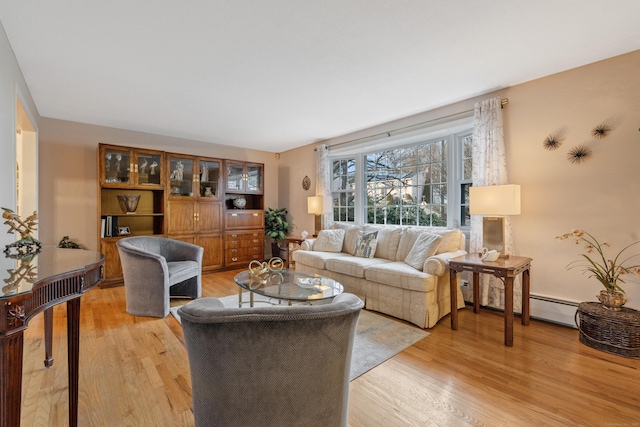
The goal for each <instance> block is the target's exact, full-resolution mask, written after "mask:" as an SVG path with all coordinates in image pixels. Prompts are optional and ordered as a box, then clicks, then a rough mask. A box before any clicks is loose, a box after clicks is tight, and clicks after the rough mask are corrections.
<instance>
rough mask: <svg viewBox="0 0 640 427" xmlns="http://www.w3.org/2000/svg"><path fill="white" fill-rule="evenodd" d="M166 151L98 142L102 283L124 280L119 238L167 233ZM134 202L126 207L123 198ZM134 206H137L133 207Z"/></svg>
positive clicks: (108, 283) (110, 284)
mask: <svg viewBox="0 0 640 427" xmlns="http://www.w3.org/2000/svg"><path fill="white" fill-rule="evenodd" d="M164 163H165V160H164V153H163V152H161V151H154V150H145V149H135V148H130V147H120V146H116V145H104V144H100V145H99V146H98V170H99V196H100V197H99V202H98V212H99V223H98V224H99V227H98V233H99V236H98V241H99V242H100V251H101V252H102V253H103V254H104V255H105V267H104V271H105V280H104V282H103V283H102V284H101V285H100V286H102V287H105V286H112V285H114V284H117V283H120V282H122V267H121V265H120V257H119V254H118V249H117V247H116V242H117V240H118V239H121V238H122V237H124V236H148V235H164V233H165V218H164V217H165V192H164V178H163V176H162V171H163V169H164V166H165V165H164ZM121 198H128V199H131V200H133V203H132V204H131V206H130V207H129V208H130V209H127V207H126V203H125V201H124V200H119V199H121ZM133 206H135V209H131V208H132V207H133Z"/></svg>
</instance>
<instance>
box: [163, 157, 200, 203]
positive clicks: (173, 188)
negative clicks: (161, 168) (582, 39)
mask: <svg viewBox="0 0 640 427" xmlns="http://www.w3.org/2000/svg"><path fill="white" fill-rule="evenodd" d="M193 166H194V160H193V159H189V158H181V157H170V159H169V187H170V189H169V196H170V197H193V182H194V174H193V172H194V168H193Z"/></svg>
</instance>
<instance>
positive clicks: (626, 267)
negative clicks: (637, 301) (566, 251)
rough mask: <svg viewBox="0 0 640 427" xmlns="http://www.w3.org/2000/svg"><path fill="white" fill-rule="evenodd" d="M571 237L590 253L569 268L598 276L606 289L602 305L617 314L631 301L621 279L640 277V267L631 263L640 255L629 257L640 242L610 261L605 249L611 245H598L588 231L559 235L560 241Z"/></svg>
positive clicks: (603, 291) (583, 255) (624, 249)
mask: <svg viewBox="0 0 640 427" xmlns="http://www.w3.org/2000/svg"><path fill="white" fill-rule="evenodd" d="M568 238H573V241H574V243H575V244H576V245H578V244H580V243H581V242H582V243H584V244H585V246H584V249H585V251H586V254H581V256H582V259H579V260H577V261H573V262H571V263H570V264H569V265H568V266H567V269H572V268H581V269H583V270H584V273H586V274H589V277H595V278H596V279H597V280H598V281H599V282H600V283H601V284H602V286H604V289H603V290H601V291H600V295H598V299H599V300H600V302H601V303H602V304H603V305H604V306H605V307H607V308H609V309H611V310H613V311H620V309H621V307H622V306H623V305H624V304H625V303H626V302H627V300H626V299H625V297H624V289H622V287H620V284H622V283H625V282H624V280H623V279H622V277H621V276H624V275H627V274H635V275H640V264H633V265H630V264H632V263H633V262H634V261H631V260H632V259H634V258H636V257H638V256H639V255H640V254H634V255H627V254H626V251H627V250H628V249H629V248H631V247H632V246H634V245H637V244H638V243H640V241H638V242H634V243H631V244H629V245H627V246H625V247H624V248H622V250H621V251H620V252H618V253H617V255H616V256H615V257H614V258H613V259H607V257H606V256H605V253H604V247H610V245H609V243H607V242H602V243H600V242H598V240H597V239H596V238H595V237H593V236H592V235H591V234H589V233H587V232H586V231H584V230H573V231H572V232H571V233H567V234H563V235H561V236H556V239H558V240H565V239H568Z"/></svg>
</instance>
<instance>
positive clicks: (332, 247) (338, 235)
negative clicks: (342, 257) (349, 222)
mask: <svg viewBox="0 0 640 427" xmlns="http://www.w3.org/2000/svg"><path fill="white" fill-rule="evenodd" d="M343 240H344V230H320V232H319V233H318V237H317V238H316V241H315V243H314V244H313V250H314V251H318V252H342V241H343Z"/></svg>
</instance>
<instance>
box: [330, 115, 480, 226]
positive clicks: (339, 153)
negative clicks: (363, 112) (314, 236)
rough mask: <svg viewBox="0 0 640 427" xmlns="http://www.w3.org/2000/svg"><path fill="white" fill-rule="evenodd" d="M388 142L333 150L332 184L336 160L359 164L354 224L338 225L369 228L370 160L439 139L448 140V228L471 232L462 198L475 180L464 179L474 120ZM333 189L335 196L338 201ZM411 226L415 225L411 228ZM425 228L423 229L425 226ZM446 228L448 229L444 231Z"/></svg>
mask: <svg viewBox="0 0 640 427" xmlns="http://www.w3.org/2000/svg"><path fill="white" fill-rule="evenodd" d="M388 135H389V136H388V137H387V138H378V139H373V140H369V141H368V142H360V143H358V144H356V145H351V146H347V147H336V148H332V147H330V150H331V151H330V156H329V161H330V162H331V170H332V172H331V180H332V183H333V179H334V176H333V162H334V161H336V160H347V159H352V160H355V168H356V171H355V194H354V203H355V213H354V220H353V221H342V220H339V219H338V218H335V217H334V221H340V222H353V223H355V224H367V216H366V206H365V205H366V202H367V183H366V179H365V174H366V170H365V164H366V163H365V162H366V156H367V155H370V154H374V153H377V152H380V151H387V150H396V149H404V148H409V147H413V146H416V145H418V144H421V143H427V142H432V141H435V140H439V139H446V140H447V206H446V214H447V221H446V224H447V225H446V228H460V229H462V230H468V229H469V225H468V224H466V225H461V223H462V221H461V220H462V217H461V214H462V194H461V189H462V185H463V184H470V183H471V179H464V164H463V154H464V152H463V150H464V146H463V140H464V138H465V137H472V136H473V117H472V116H468V117H462V118H460V119H458V120H455V121H449V122H444V123H438V124H435V125H433V126H431V127H427V128H422V129H417V130H414V131H411V132H403V133H401V134H398V135H392V132H389V133H388ZM335 193H337V191H334V189H333V186H332V188H331V196H332V198H334V197H335ZM407 225H411V224H407ZM421 226H422V225H421ZM443 228H444V227H443Z"/></svg>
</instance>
